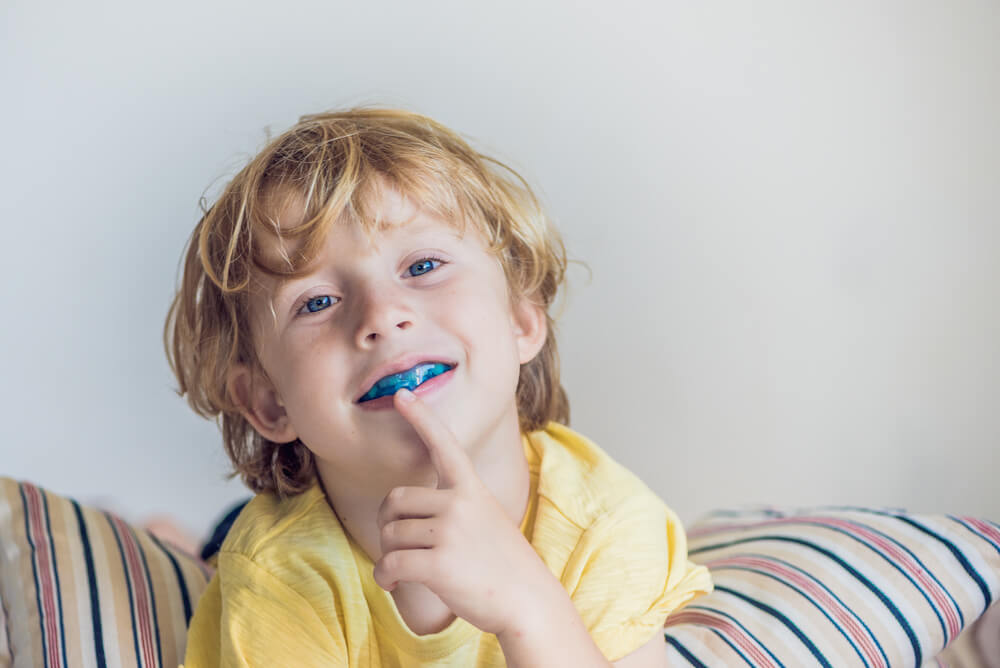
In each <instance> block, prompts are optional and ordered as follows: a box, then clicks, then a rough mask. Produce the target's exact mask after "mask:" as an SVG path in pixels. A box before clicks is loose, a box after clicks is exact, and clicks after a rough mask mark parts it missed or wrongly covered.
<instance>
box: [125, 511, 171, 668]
mask: <svg viewBox="0 0 1000 668" xmlns="http://www.w3.org/2000/svg"><path fill="white" fill-rule="evenodd" d="M128 531H129V533H130V534H132V541H133V542H134V543H135V549H137V550H138V551H139V558H140V559H141V560H142V575H143V578H144V579H145V580H146V589H147V590H148V591H149V607H150V609H151V610H152V611H153V639H154V640H155V641H156V665H157V666H162V665H163V650H162V649H161V648H160V620H159V619H158V618H157V615H156V593H155V592H154V591H153V581H152V579H151V578H150V577H149V562H148V561H146V551H145V550H144V549H142V543H140V542H139V538H138V537H137V536H136V535H135V530H134V529H132V527H129V528H128Z"/></svg>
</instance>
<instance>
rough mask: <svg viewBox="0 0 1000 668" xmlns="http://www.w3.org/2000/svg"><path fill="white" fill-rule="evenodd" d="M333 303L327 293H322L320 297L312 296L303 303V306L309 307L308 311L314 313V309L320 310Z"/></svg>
mask: <svg viewBox="0 0 1000 668" xmlns="http://www.w3.org/2000/svg"><path fill="white" fill-rule="evenodd" d="M332 303H333V300H332V299H330V296H329V295H323V296H321V297H313V298H312V299H310V300H308V301H306V303H305V304H304V305H303V306H304V307H305V308H307V309H309V312H310V313H315V312H316V311H322V310H323V309H325V308H327V307H328V306H330V305H331V304H332Z"/></svg>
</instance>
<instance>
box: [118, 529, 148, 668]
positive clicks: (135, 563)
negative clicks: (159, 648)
mask: <svg viewBox="0 0 1000 668" xmlns="http://www.w3.org/2000/svg"><path fill="white" fill-rule="evenodd" d="M114 522H115V527H116V529H117V531H118V535H119V537H120V538H121V541H122V547H124V549H125V558H126V561H127V563H128V568H127V571H128V577H129V581H130V582H131V583H132V591H133V592H134V594H135V610H136V621H138V623H139V624H138V625H139V645H140V648H141V650H142V661H143V663H142V665H145V666H153V665H156V655H155V653H154V651H153V635H152V626H153V624H152V620H151V619H150V616H151V611H150V602H149V592H148V591H147V589H146V578H144V577H143V576H142V575H143V568H142V560H141V559H140V558H139V552H138V548H137V547H136V545H135V541H133V540H132V534H131V532H129V530H128V526H127V525H126V524H125V523H124V522H123V521H122V520H121V518H119V517H114Z"/></svg>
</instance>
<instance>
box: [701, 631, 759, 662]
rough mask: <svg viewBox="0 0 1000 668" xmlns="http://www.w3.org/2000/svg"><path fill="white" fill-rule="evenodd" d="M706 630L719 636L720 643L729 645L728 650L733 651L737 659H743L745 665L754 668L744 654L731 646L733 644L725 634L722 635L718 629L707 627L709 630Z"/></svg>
mask: <svg viewBox="0 0 1000 668" xmlns="http://www.w3.org/2000/svg"><path fill="white" fill-rule="evenodd" d="M708 630H709V631H711V632H712V633H714V634H715V635H717V636H719V637H720V638H722V642H724V643H726V644H727V645H729V648H730V649H731V650H733V651H734V652H736V656H738V657H740V658H741V659H743V661H744V662H745V663H746V664H747V665H748V666H750V668H754V665H753V664H752V663H751V662H750V659H748V658H747V657H746V655H744V654H743V652H741V651H740V650H739V648H738V647H737V646H736V645H734V644H733V642H732V641H731V640H730V639H729V638H727V637H726V636H725V634H723V633H722V631H720V630H719V629H713V628H711V627H709V629H708Z"/></svg>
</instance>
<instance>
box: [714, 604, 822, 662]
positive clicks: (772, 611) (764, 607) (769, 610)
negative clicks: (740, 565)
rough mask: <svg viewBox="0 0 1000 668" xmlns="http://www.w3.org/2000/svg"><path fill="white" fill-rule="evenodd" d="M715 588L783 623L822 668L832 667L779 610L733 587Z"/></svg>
mask: <svg viewBox="0 0 1000 668" xmlns="http://www.w3.org/2000/svg"><path fill="white" fill-rule="evenodd" d="M716 590H717V591H724V592H726V593H727V594H732V595H733V596H735V597H737V598H741V599H743V600H744V601H746V602H747V603H749V604H750V605H752V606H754V607H755V608H757V609H759V610H761V611H763V612H766V613H767V614H769V615H771V616H772V617H774V618H775V619H777V620H778V621H779V622H781V623H782V624H784V625H785V626H786V627H787V628H788V630H789V631H791V632H792V633H794V634H795V637H797V638H798V639H799V640H800V641H801V642H802V644H803V645H805V646H806V649H808V650H809V651H810V652H811V653H812V655H813V656H814V657H816V660H817V661H819V663H820V665H822V666H823V667H824V668H833V666H831V665H830V662H829V661H827V660H826V657H825V656H823V653H822V652H820V651H819V648H818V647H816V645H814V644H813V642H812V641H811V640H809V638H807V637H806V635H805V634H804V633H802V631H800V630H799V627H797V626H796V625H795V624H793V623H792V620H790V619H789V618H788V617H786V616H785V615H783V614H781V612H779V611H778V610H776V609H775V608H772V607H771V606H769V605H767V604H766V603H761V602H760V601H758V600H756V599H753V598H750V597H749V596H747V595H746V594H743V593H741V592H738V591H736V590H735V589H731V588H729V587H716Z"/></svg>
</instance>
